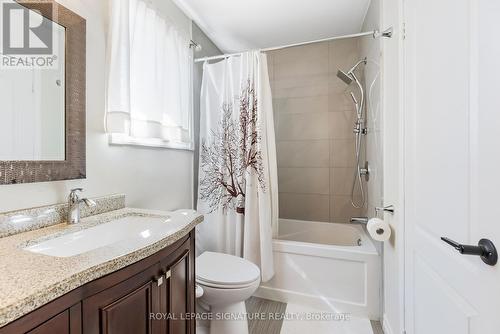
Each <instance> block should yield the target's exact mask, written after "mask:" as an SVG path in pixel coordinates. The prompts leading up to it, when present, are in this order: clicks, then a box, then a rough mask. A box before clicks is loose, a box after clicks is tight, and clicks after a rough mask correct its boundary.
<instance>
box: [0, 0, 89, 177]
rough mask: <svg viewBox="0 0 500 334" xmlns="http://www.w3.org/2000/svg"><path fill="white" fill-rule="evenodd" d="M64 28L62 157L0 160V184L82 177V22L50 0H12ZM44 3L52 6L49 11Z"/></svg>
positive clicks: (83, 49) (83, 74)
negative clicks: (63, 138) (62, 158)
mask: <svg viewBox="0 0 500 334" xmlns="http://www.w3.org/2000/svg"><path fill="white" fill-rule="evenodd" d="M16 2H17V3H19V4H21V5H23V6H24V7H26V8H29V9H33V10H37V11H39V12H40V13H41V14H42V15H43V16H44V17H46V18H48V19H50V20H51V21H53V22H55V23H58V24H59V25H61V26H63V27H64V28H65V37H66V51H65V72H66V73H65V76H66V78H65V83H66V86H65V138H66V140H65V141H66V143H65V151H66V152H65V160H61V161H0V184H16V183H31V182H46V181H59V180H73V179H84V178H85V177H86V152H85V149H86V148H85V140H86V137H85V131H86V115H85V114H86V101H85V99H86V73H85V72H86V21H85V19H83V18H82V17H81V16H79V15H77V14H76V13H74V12H72V11H71V10H69V9H67V8H66V7H64V6H62V5H60V4H58V3H57V2H55V1H54V0H31V1H30V0H16ZM47 4H51V5H52V7H51V8H52V10H49V8H48V6H47Z"/></svg>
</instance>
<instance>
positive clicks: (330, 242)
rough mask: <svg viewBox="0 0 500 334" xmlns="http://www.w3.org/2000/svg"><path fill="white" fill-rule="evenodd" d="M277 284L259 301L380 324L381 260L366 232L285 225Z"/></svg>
mask: <svg viewBox="0 0 500 334" xmlns="http://www.w3.org/2000/svg"><path fill="white" fill-rule="evenodd" d="M273 254H274V265H275V272H276V274H275V276H274V278H273V279H272V280H271V281H269V282H266V283H262V284H261V286H260V287H259V289H258V291H257V293H256V296H257V297H261V298H266V299H271V300H276V301H281V302H285V303H294V304H306V305H309V306H311V307H314V308H317V309H320V310H324V311H328V312H338V313H350V314H351V315H353V316H355V317H363V318H369V319H371V320H379V318H380V282H381V278H380V276H381V261H380V256H379V254H378V252H377V250H376V248H375V246H374V244H373V242H372V240H371V239H370V237H369V236H368V235H367V234H366V232H365V230H364V229H363V227H362V226H358V225H348V224H333V223H318V222H309V221H300V220H290V219H280V225H279V237H278V238H277V239H275V240H273Z"/></svg>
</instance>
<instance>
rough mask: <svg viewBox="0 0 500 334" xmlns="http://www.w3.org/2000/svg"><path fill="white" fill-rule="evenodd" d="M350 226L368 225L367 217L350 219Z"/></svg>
mask: <svg viewBox="0 0 500 334" xmlns="http://www.w3.org/2000/svg"><path fill="white" fill-rule="evenodd" d="M351 224H362V225H366V224H368V217H352V218H351Z"/></svg>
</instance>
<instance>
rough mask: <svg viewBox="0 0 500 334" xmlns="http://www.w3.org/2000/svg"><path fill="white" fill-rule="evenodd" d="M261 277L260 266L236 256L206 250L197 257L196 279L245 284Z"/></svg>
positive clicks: (226, 283) (218, 283) (212, 282)
mask: <svg viewBox="0 0 500 334" xmlns="http://www.w3.org/2000/svg"><path fill="white" fill-rule="evenodd" d="M259 277H260V270H259V268H258V267H257V266H256V265H255V264H253V263H251V262H249V261H247V260H245V259H242V258H239V257H236V256H232V255H227V254H222V253H213V252H205V253H203V254H201V255H200V256H199V257H198V258H197V259H196V279H197V280H199V281H203V282H207V283H211V284H217V285H230V286H232V285H244V284H250V283H253V282H255V281H256V280H257V279H259Z"/></svg>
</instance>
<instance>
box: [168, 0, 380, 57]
mask: <svg viewBox="0 0 500 334" xmlns="http://www.w3.org/2000/svg"><path fill="white" fill-rule="evenodd" d="M174 2H175V3H176V4H177V6H179V7H180V8H181V9H182V10H183V11H184V12H185V13H186V15H188V16H189V17H190V18H191V19H192V20H193V21H195V22H196V23H197V24H198V26H200V28H201V29H202V30H203V31H204V32H205V33H206V34H207V35H208V36H209V37H210V38H211V39H212V40H213V42H214V43H215V44H216V45H217V46H218V47H219V48H220V49H221V50H223V51H224V52H238V51H244V50H248V49H260V48H266V47H272V46H278V45H286V44H292V43H299V42H305V41H311V40H317V39H322V38H328V37H333V36H338V35H346V34H353V33H358V32H360V30H361V27H362V24H363V21H364V18H365V15H366V12H367V10H368V6H369V5H370V0H174Z"/></svg>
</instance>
